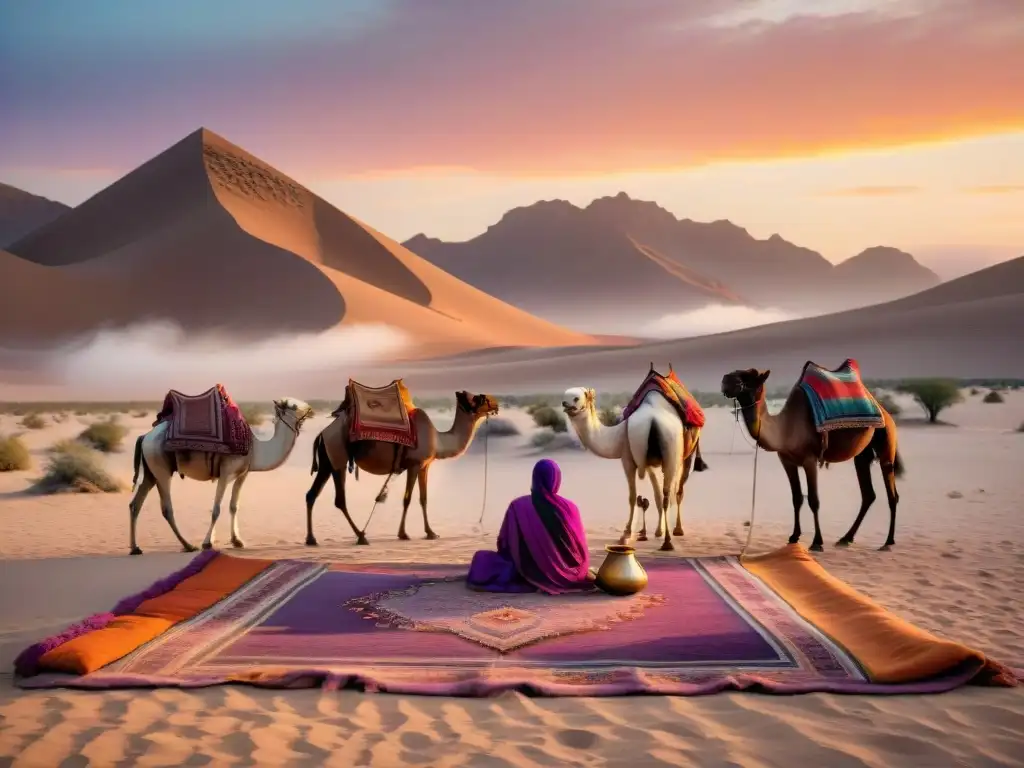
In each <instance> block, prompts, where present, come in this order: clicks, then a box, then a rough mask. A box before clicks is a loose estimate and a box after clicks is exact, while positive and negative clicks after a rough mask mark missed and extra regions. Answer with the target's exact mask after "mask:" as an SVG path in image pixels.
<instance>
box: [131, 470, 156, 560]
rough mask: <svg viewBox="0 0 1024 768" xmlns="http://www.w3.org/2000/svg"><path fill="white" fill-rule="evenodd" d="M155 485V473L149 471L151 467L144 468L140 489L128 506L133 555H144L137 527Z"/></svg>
mask: <svg viewBox="0 0 1024 768" xmlns="http://www.w3.org/2000/svg"><path fill="white" fill-rule="evenodd" d="M154 485H156V480H154V479H153V473H152V472H150V471H149V467H143V468H142V479H140V480H139V487H138V488H137V489H136V490H135V495H134V496H132V500H131V503H130V504H129V505H128V512H129V514H130V515H131V525H130V543H129V545H130V546H131V550H130V552H131V554H133V555H141V554H142V550H141V549H139V545H138V542H137V541H136V539H135V527H136V525H137V524H138V522H139V513H140V512H141V511H142V505H143V504H144V503H145V502H146V497H147V496H148V495H149V492H150V491H151V490H153V486H154Z"/></svg>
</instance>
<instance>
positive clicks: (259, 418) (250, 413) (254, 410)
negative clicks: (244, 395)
mask: <svg viewBox="0 0 1024 768" xmlns="http://www.w3.org/2000/svg"><path fill="white" fill-rule="evenodd" d="M238 409H239V410H240V411H241V412H242V418H243V419H245V422H246V424H248V425H249V426H250V427H258V426H259V425H260V424H262V423H263V422H264V421H266V414H265V413H264V411H263V408H261V407H260V406H258V405H240V406H239V407H238Z"/></svg>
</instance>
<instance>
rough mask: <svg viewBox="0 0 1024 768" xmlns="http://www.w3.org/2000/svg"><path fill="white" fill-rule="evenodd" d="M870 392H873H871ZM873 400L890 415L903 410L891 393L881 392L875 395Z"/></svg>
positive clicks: (896, 414) (897, 414) (898, 413)
mask: <svg viewBox="0 0 1024 768" xmlns="http://www.w3.org/2000/svg"><path fill="white" fill-rule="evenodd" d="M871 394H874V392H872V393H871ZM875 400H877V401H878V404H879V405H880V406H882V407H883V408H884V409H885V410H886V411H887V412H888V413H889V415H890V416H899V415H900V414H901V413H902V412H903V407H902V406H901V405H900V404H899V403H897V402H896V400H895V399H894V398H893V396H892V395H890V394H889V393H888V392H882V393H881V394H878V395H875Z"/></svg>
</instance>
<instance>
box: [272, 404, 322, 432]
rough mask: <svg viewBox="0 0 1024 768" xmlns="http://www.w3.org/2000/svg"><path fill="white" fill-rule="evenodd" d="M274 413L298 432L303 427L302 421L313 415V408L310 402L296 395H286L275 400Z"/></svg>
mask: <svg viewBox="0 0 1024 768" xmlns="http://www.w3.org/2000/svg"><path fill="white" fill-rule="evenodd" d="M274 415H275V416H277V418H278V419H280V420H281V421H283V422H284V423H285V424H287V425H289V426H290V427H293V428H294V429H295V431H296V432H298V431H299V430H300V429H302V422H304V421H305V420H306V419H308V418H310V417H311V416H312V415H313V409H312V408H311V407H310V405H309V403H304V402H303V401H302V400H297V399H296V398H294V397H285V398H282V399H280V400H275V401H274Z"/></svg>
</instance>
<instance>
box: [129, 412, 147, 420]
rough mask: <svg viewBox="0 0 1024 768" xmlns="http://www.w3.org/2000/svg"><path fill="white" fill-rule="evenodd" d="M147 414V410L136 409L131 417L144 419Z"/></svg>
mask: <svg viewBox="0 0 1024 768" xmlns="http://www.w3.org/2000/svg"><path fill="white" fill-rule="evenodd" d="M147 416H149V411H136V412H135V413H133V414H132V418H134V419H144V418H146V417H147Z"/></svg>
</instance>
